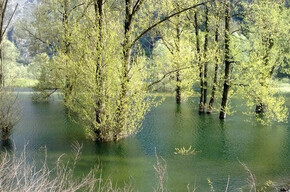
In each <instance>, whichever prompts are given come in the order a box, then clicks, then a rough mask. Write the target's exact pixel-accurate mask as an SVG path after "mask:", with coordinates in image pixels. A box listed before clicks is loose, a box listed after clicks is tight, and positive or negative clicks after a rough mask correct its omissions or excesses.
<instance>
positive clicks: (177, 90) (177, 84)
mask: <svg viewBox="0 0 290 192" xmlns="http://www.w3.org/2000/svg"><path fill="white" fill-rule="evenodd" d="M180 83H181V78H180V71H177V72H176V103H177V104H180V103H181V87H180Z"/></svg>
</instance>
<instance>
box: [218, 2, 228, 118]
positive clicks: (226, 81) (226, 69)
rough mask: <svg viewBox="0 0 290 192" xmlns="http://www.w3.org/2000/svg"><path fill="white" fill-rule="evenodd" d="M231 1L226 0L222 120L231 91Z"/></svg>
mask: <svg viewBox="0 0 290 192" xmlns="http://www.w3.org/2000/svg"><path fill="white" fill-rule="evenodd" d="M230 68H231V61H230V0H225V77H224V89H223V97H222V103H221V109H220V115H219V118H220V119H225V118H226V107H227V103H228V96H229V91H230Z"/></svg>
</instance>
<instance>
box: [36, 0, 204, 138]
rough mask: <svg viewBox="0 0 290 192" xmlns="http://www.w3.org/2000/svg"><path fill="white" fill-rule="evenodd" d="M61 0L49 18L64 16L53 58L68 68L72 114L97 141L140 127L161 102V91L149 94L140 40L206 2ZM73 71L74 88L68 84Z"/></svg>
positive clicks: (62, 82)
mask: <svg viewBox="0 0 290 192" xmlns="http://www.w3.org/2000/svg"><path fill="white" fill-rule="evenodd" d="M56 1H59V2H55V3H54V4H53V5H54V6H53V7H52V8H54V9H51V11H50V12H49V14H48V15H50V14H52V13H53V14H52V15H51V17H47V19H48V20H49V22H54V21H58V22H60V23H59V25H58V26H59V27H60V28H59V29H58V32H57V33H59V34H60V37H61V38H60V42H59V44H56V45H57V46H58V47H57V48H56V54H55V55H54V56H53V58H52V59H51V63H52V65H54V66H55V67H54V68H56V69H59V72H61V71H62V73H57V74H56V75H57V76H59V77H58V81H60V85H61V86H62V89H60V90H61V91H62V92H63V93H64V95H66V93H69V94H67V96H68V97H66V98H65V99H66V102H65V105H66V106H67V107H68V108H69V114H70V116H71V117H72V118H73V119H74V120H76V121H78V122H81V123H82V125H83V126H84V127H85V129H86V130H87V134H88V136H90V137H91V138H92V139H93V140H95V141H112V140H118V139H120V138H122V137H126V136H128V135H130V134H133V133H136V132H137V131H138V130H139V129H138V128H140V126H141V124H142V121H143V119H144V117H145V114H146V112H148V111H149V110H150V107H151V106H152V105H154V104H156V100H155V97H150V96H148V94H147V93H148V90H149V89H148V86H149V85H150V84H151V82H148V79H149V78H150V75H149V74H148V72H147V71H146V70H144V68H146V67H148V65H147V61H146V58H145V56H144V54H143V51H142V50H140V49H139V48H140V47H139V43H138V42H139V40H140V39H141V38H142V37H143V36H144V35H145V34H147V33H148V32H150V31H152V29H154V28H155V27H157V26H158V25H160V24H162V23H164V22H165V21H167V20H168V19H170V18H173V17H175V16H178V15H179V14H181V13H183V12H185V11H187V10H190V9H193V8H195V7H198V6H200V5H201V4H195V5H193V6H189V7H186V8H183V9H181V10H172V12H171V13H170V14H165V15H164V14H163V13H162V12H161V11H162V10H158V12H156V10H155V9H154V6H156V5H157V4H158V3H157V2H153V1H152V2H151V1H143V0H137V1H132V0H125V1H124V2H123V3H121V2H116V1H100V0H95V1H88V2H87V3H86V4H81V3H80V4H79V2H78V4H73V3H75V2H76V1H67V2H70V4H68V6H67V7H68V8H67V9H66V8H65V7H66V6H65V4H63V2H66V0H63V1H62V0H56ZM39 6H40V7H41V6H44V4H40V5H39ZM45 7H46V6H45ZM45 7H44V8H45ZM66 10H69V11H66ZM65 12H67V16H71V17H69V18H68V20H67V21H68V22H69V23H68V25H66V24H65V22H63V21H64V20H63V19H65V18H66V17H63V15H64V16H66V14H64V13H65ZM153 13H155V14H153ZM79 15H80V16H81V17H78V16H79ZM148 15H149V16H150V17H148ZM59 18H62V19H60V20H59ZM78 18H80V19H78ZM63 24H65V25H63ZM66 26H68V31H69V32H67V33H66V30H65V29H66ZM47 30H49V29H47ZM57 37H59V35H57ZM66 40H67V41H66ZM66 43H69V51H67V49H66V47H67V46H66ZM62 45H63V46H62ZM67 77H69V83H70V85H71V87H72V89H66V88H67V86H66V82H67ZM148 84H149V85H148ZM67 91H68V92H67Z"/></svg>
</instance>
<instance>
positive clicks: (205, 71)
mask: <svg viewBox="0 0 290 192" xmlns="http://www.w3.org/2000/svg"><path fill="white" fill-rule="evenodd" d="M205 33H206V34H205V38H204V60H205V62H204V85H203V106H204V110H205V108H206V103H207V71H208V69H207V68H208V61H207V51H208V34H209V28H208V7H207V5H205ZM203 112H204V111H203Z"/></svg>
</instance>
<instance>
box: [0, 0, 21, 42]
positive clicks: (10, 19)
mask: <svg viewBox="0 0 290 192" xmlns="http://www.w3.org/2000/svg"><path fill="white" fill-rule="evenodd" d="M6 2H7V1H6ZM17 7H18V3H17V5H16V6H15V8H14V11H13V13H12V15H11V17H10V18H9V20H8V23H7V25H6V27H5V28H4V30H3V32H2V31H1V33H2V34H1V36H2V38H3V36H4V34H5V33H6V30H7V28H8V27H9V25H10V23H11V21H12V18H13V17H14V15H15V12H16V10H17ZM5 9H6V8H5ZM2 17H3V18H4V14H3V16H2Z"/></svg>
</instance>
